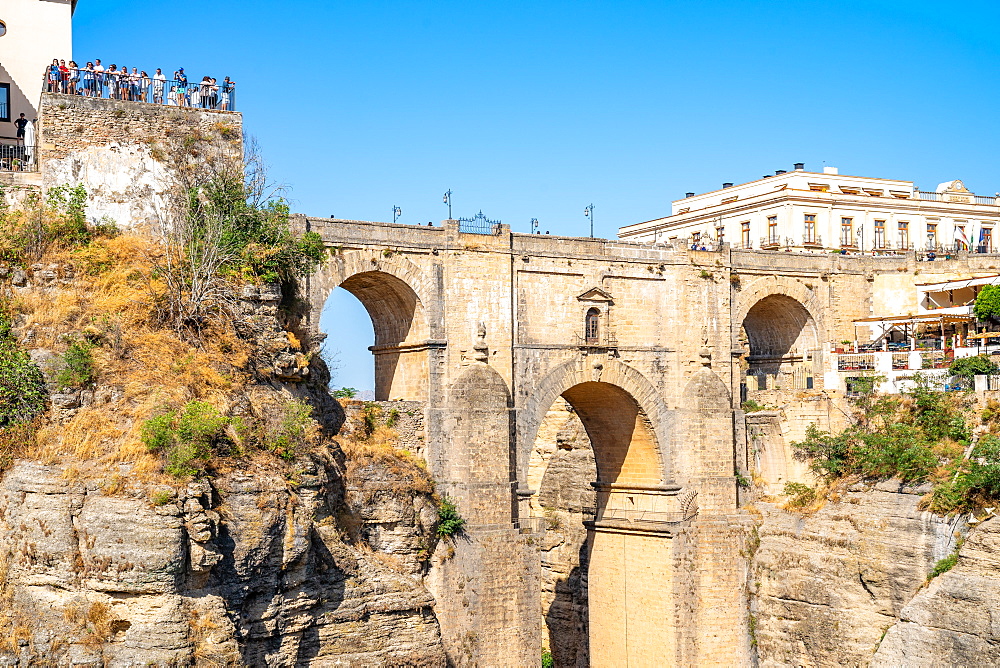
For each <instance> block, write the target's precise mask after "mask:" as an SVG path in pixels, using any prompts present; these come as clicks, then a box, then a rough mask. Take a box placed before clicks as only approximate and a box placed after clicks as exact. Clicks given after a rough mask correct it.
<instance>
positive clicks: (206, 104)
mask: <svg viewBox="0 0 1000 668" xmlns="http://www.w3.org/2000/svg"><path fill="white" fill-rule="evenodd" d="M74 77H76V78H74ZM42 90H44V91H45V92H47V93H61V94H63V95H78V96H81V97H95V98H102V99H105V100H122V101H125V102H149V103H152V104H163V105H167V106H177V107H192V108H196V109H217V110H221V111H235V110H236V85H235V84H233V83H230V84H228V85H227V84H226V83H225V82H223V81H219V82H216V83H215V84H213V85H208V84H202V82H200V81H180V80H174V79H155V78H153V77H152V76H145V77H143V76H136V77H133V76H132V75H131V74H129V75H120V74H118V73H114V72H103V73H96V72H88V71H86V70H70V75H69V77H68V78H63V79H59V80H58V81H51V80H50V79H49V77H48V74H47V73H46V76H45V77H44V78H43V88H42Z"/></svg>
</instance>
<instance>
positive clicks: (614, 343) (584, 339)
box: [576, 331, 618, 348]
mask: <svg viewBox="0 0 1000 668" xmlns="http://www.w3.org/2000/svg"><path fill="white" fill-rule="evenodd" d="M576 345H578V346H581V347H588V348H617V347H618V337H616V336H615V333H614V332H609V331H605V332H603V333H600V334H598V335H597V336H580V335H579V334H576Z"/></svg>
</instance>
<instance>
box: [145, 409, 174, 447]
mask: <svg viewBox="0 0 1000 668" xmlns="http://www.w3.org/2000/svg"><path fill="white" fill-rule="evenodd" d="M176 419H177V411H169V412H167V413H164V414H163V415H157V416H156V417H152V418H150V419H148V420H146V422H145V424H143V425H142V442H143V443H144V444H145V445H146V449H147V450H149V451H150V452H157V451H159V450H162V449H163V448H166V447H168V446H170V445H172V444H173V442H174V420H176Z"/></svg>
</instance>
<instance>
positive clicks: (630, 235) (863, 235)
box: [619, 163, 1000, 252]
mask: <svg viewBox="0 0 1000 668" xmlns="http://www.w3.org/2000/svg"><path fill="white" fill-rule="evenodd" d="M998 204H1000V197H998V196H996V195H989V196H979V195H976V194H974V193H972V192H969V190H968V189H966V188H965V186H964V185H963V184H962V182H961V181H948V182H946V183H942V184H941V185H939V186H938V187H937V188H935V189H934V190H933V191H929V192H928V191H921V190H918V189H917V188H916V186H914V184H913V182H912V181H898V180H893V179H878V178H868V177H861V176H847V175H842V174H839V173H838V171H837V169H835V168H833V167H826V168H824V170H823V172H822V173H820V172H807V171H805V169H804V165H803V164H802V163H796V165H795V170H794V171H790V172H785V171H783V170H778V172H777V173H775V175H773V176H766V177H764V178H761V179H759V180H757V181H751V182H749V183H743V184H739V185H733V184H730V183H726V184H723V187H722V189H720V190H715V191H713V192H709V193H704V194H701V195H696V194H695V193H688V194H687V197H685V198H684V199H679V200H675V201H674V202H673V206H672V211H671V215H669V216H667V217H665V218H658V219H656V220H650V221H646V222H644V223H637V224H634V225H628V226H626V227H623V228H621V229H620V230H619V237H620V238H622V239H627V240H629V241H645V242H652V243H660V242H665V243H674V244H685V243H686V244H691V243H695V242H697V243H699V244H708V245H714V244H718V243H720V242H726V243H729V244H730V245H732V246H733V247H737V248H755V249H761V250H779V249H789V250H799V251H802V250H813V251H824V250H841V249H843V250H845V251H848V252H857V251H865V252H871V251H877V252H892V251H905V250H918V251H927V250H934V251H937V252H950V251H954V250H956V244H957V249H958V250H973V251H976V250H978V251H980V252H992V251H993V228H994V227H995V226H996V225H997V224H998V223H1000V206H998Z"/></svg>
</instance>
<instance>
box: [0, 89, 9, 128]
mask: <svg viewBox="0 0 1000 668" xmlns="http://www.w3.org/2000/svg"><path fill="white" fill-rule="evenodd" d="M0 121H5V122H6V121H10V84H0Z"/></svg>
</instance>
